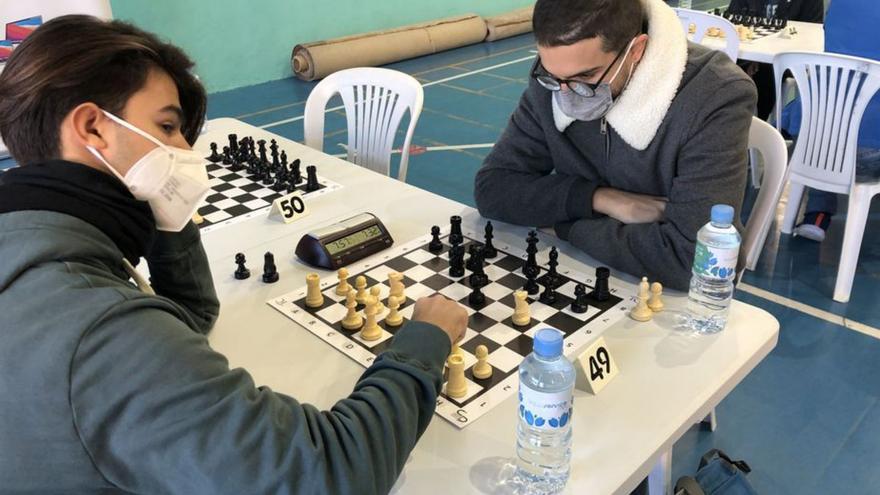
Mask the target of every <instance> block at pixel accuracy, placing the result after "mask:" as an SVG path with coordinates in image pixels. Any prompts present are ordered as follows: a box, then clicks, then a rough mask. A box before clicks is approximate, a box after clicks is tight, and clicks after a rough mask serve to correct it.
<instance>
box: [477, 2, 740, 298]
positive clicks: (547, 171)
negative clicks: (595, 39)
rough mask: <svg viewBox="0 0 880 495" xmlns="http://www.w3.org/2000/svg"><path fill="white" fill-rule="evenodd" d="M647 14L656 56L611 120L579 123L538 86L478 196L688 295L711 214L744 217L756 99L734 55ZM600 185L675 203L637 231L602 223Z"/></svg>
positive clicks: (497, 210)
mask: <svg viewBox="0 0 880 495" xmlns="http://www.w3.org/2000/svg"><path fill="white" fill-rule="evenodd" d="M658 3H659V4H660V5H657V4H658ZM646 5H647V6H648V7H649V14H650V16H649V31H648V33H649V37H650V38H649V41H648V48H647V50H646V52H645V56H644V58H643V60H642V61H641V62H640V64H639V65H638V67H637V68H636V69H635V70H634V71H633V73H632V77H631V80H630V81H629V84H628V85H627V87H626V89H625V90H624V92H623V93H622V94H621V95H620V97H619V98H618V100H617V101H616V103H615V105H614V107H613V108H612V110H611V111H610V112H609V114H608V115H607V119H601V120H597V121H592V122H581V121H574V120H572V119H570V118H568V117H567V116H565V115H564V114H562V113H561V111H560V110H559V109H558V107H557V106H556V104H555V102H554V101H553V99H552V96H551V95H552V93H551V92H550V91H548V90H546V89H544V88H543V87H541V86H540V85H539V84H538V83H537V82H535V81H534V80H532V81H530V84H529V87H528V88H527V89H526V91H525V93H524V94H523V96H522V98H521V100H520V103H519V106H518V108H517V109H516V110H515V111H514V113H513V115H512V116H511V118H510V122H509V123H508V125H507V128H506V129H505V131H504V133H503V134H502V136H501V138H500V139H499V141H498V142H497V143H496V144H495V147H494V148H493V149H492V151H491V153H490V154H489V155H488V156H487V157H486V160H485V162H484V164H483V167H482V168H481V169H480V171H479V172H478V173H477V176H476V183H475V190H474V194H475V197H476V203H477V207H478V209H479V210H480V213H481V214H482V215H483V216H485V217H488V218H493V219H498V220H501V221H504V222H509V223H514V224H519V225H529V226H538V227H542V226H555V228H556V233H557V235H559V237H561V238H562V239H565V240H568V241H569V242H570V243H571V244H572V245H574V246H575V247H577V248H580V249H581V250H583V251H584V252H586V253H587V254H589V255H590V256H592V257H594V258H595V259H597V260H598V261H599V262H601V263H604V264H607V265H609V266H611V267H612V268H616V269H618V270H622V271H625V272H628V273H630V274H632V275H635V276H637V277H641V276H648V277H649V278H650V279H651V280H652V281H654V280H657V281H660V282H662V283H663V284H664V285H666V286H668V287H671V288H674V289H681V290H684V289H687V287H688V282H689V280H690V273H691V272H690V268H691V264H692V262H693V256H694V247H695V242H696V234H697V231H698V230H699V229H700V227H701V226H703V225H704V224H705V223H706V222H708V221H709V212H710V209H711V207H712V205H714V204H717V203H724V204H729V205H732V206H733V207H734V208H735V209H736V211H737V217H738V214H739V210H740V208H741V206H742V199H743V193H744V190H745V183H746V175H747V174H746V172H747V167H748V163H747V152H746V151H747V144H748V133H749V126H750V125H751V118H752V114H753V112H754V108H755V104H756V101H757V96H756V91H755V87H754V84H753V83H752V81H751V80H750V79H749V78H748V76H746V74H745V73H744V72H743V71H742V70H741V69H740V68H739V67H737V66H736V64H734V63H733V62H732V61H731V60H730V59H729V58H728V57H727V56H726V55H725V54H723V53H721V52H717V51H711V50H709V49H707V48H705V47H702V46H700V45H696V44H693V43H688V42H687V40H686V38H685V37H684V32H683V30H682V29H681V25H680V24H679V23H678V19H677V18H676V17H675V13H674V12H672V10H671V9H669V8H668V7H667V6H665V5H663V3H662V2H659V0H657V1H654V0H652V1H647V2H646ZM667 11H668V12H667ZM627 72H628V70H627V68H626V67H624V68H623V70H622V71H621V74H620V76H619V77H626V76H627ZM602 186H604V187H612V188H616V189H620V190H624V191H629V192H634V193H640V194H648V195H654V196H662V197H665V198H668V200H669V202H668V204H667V206H666V211H665V214H664V216H663V218H662V219H661V220H660V221H659V222H656V223H648V224H629V225H627V224H623V223H621V222H618V221H617V220H614V219H612V218H610V217H606V216H604V215H600V214H597V213H595V212H593V210H592V198H593V193H594V192H595V190H596V188H598V187H602ZM737 226H738V227H739V228H740V229H741V228H742V225H741V224H740V223H739V222H738V221H737ZM740 231H742V230H740Z"/></svg>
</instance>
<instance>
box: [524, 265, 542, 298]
mask: <svg viewBox="0 0 880 495" xmlns="http://www.w3.org/2000/svg"><path fill="white" fill-rule="evenodd" d="M523 271H524V272H525V276H526V284H525V285H524V286H523V290H524V291H526V292H528V293H529V294H530V295H533V296H534V295H535V294H537V293H538V292H540V291H541V287H539V286H538V282H537V280H536V279H537V278H538V274H539V273H541V270H540V269H539V268H538V267H537V266H525V267H523Z"/></svg>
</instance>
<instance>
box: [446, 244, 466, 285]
mask: <svg viewBox="0 0 880 495" xmlns="http://www.w3.org/2000/svg"><path fill="white" fill-rule="evenodd" d="M449 276H450V277H463V276H464V246H462V245H461V244H453V245H452V247H451V248H450V249H449Z"/></svg>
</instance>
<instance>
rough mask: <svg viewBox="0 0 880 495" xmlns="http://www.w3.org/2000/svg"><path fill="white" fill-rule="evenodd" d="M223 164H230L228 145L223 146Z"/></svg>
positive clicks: (230, 157) (230, 156)
mask: <svg viewBox="0 0 880 495" xmlns="http://www.w3.org/2000/svg"><path fill="white" fill-rule="evenodd" d="M223 165H232V155H230V154H229V146H224V147H223Z"/></svg>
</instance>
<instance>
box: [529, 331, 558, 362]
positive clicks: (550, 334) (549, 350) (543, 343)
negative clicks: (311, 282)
mask: <svg viewBox="0 0 880 495" xmlns="http://www.w3.org/2000/svg"><path fill="white" fill-rule="evenodd" d="M532 349H533V350H534V351H535V354H537V355H539V356H541V357H545V358H553V357H557V356H561V355H562V332H560V331H559V330H555V329H553V328H542V329H541V330H538V333H536V334H535V341H534V343H533V348H532Z"/></svg>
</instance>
